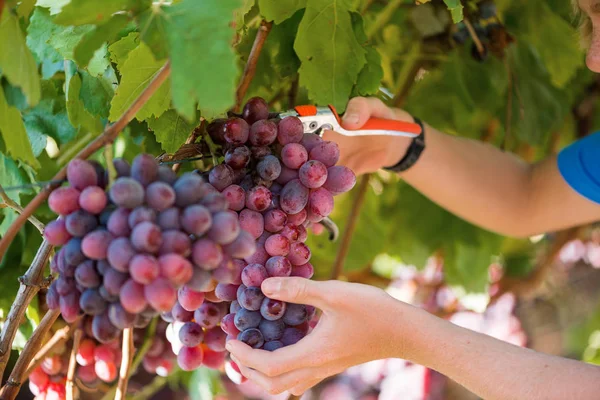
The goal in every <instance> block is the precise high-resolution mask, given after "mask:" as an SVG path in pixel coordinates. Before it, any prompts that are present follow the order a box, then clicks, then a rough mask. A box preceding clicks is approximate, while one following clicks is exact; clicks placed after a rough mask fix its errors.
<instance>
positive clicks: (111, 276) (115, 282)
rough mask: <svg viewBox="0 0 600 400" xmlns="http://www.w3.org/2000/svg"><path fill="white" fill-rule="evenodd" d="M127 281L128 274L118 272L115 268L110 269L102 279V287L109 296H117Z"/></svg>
mask: <svg viewBox="0 0 600 400" xmlns="http://www.w3.org/2000/svg"><path fill="white" fill-rule="evenodd" d="M127 279H129V275H128V274H125V273H123V272H120V271H117V270H116V269H114V268H109V269H107V270H106V272H105V273H104V276H103V277H102V285H103V286H102V287H103V288H105V289H106V291H107V292H108V293H109V294H111V295H113V296H116V295H118V294H119V293H120V292H121V287H122V286H123V285H124V284H125V282H127Z"/></svg>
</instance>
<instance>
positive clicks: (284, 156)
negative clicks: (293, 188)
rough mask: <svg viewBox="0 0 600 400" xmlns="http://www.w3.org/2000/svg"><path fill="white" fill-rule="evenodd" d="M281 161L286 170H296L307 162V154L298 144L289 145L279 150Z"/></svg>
mask: <svg viewBox="0 0 600 400" xmlns="http://www.w3.org/2000/svg"><path fill="white" fill-rule="evenodd" d="M281 161H282V162H283V163H284V164H285V166H286V167H288V168H291V169H298V168H300V167H301V166H302V164H304V163H305V162H306V161H308V152H307V151H306V149H305V148H304V146H302V145H301V144H300V143H289V144H286V145H285V146H283V149H281ZM280 183H281V182H280Z"/></svg>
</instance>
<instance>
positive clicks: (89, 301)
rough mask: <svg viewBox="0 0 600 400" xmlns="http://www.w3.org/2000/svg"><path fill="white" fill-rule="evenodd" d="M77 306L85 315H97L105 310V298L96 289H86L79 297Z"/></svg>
mask: <svg viewBox="0 0 600 400" xmlns="http://www.w3.org/2000/svg"><path fill="white" fill-rule="evenodd" d="M79 307H80V308H81V309H82V310H83V312H84V313H86V314H87V315H99V314H102V313H103V312H104V310H106V307H107V304H106V300H104V298H102V296H101V295H100V292H99V291H98V290H97V289H87V290H85V291H84V292H83V293H82V294H81V297H80V298H79Z"/></svg>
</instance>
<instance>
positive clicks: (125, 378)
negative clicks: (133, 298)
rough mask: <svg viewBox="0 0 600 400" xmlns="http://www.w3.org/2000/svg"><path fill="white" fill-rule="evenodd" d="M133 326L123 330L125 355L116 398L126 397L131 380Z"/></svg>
mask: <svg viewBox="0 0 600 400" xmlns="http://www.w3.org/2000/svg"><path fill="white" fill-rule="evenodd" d="M134 351H135V349H134V348H133V328H127V329H125V330H124V331H123V356H122V358H121V370H120V372H119V382H118V383H117V393H116V394H115V400H123V399H125V395H126V394H127V383H128V382H129V369H130V368H131V361H132V360H133V353H134Z"/></svg>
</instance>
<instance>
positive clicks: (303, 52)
mask: <svg viewBox="0 0 600 400" xmlns="http://www.w3.org/2000/svg"><path fill="white" fill-rule="evenodd" d="M351 7H352V2H351V1H350V0H308V2H307V5H306V11H305V12H304V18H303V19H302V22H301V23H300V27H299V28H298V36H297V37H296V42H295V43H294V49H295V50H296V53H297V54H298V57H300V61H301V63H302V65H301V66H300V83H301V84H302V85H303V86H305V87H306V88H307V89H308V93H309V96H310V98H311V99H312V101H313V102H315V103H316V104H319V105H327V104H333V105H334V106H335V107H337V108H338V110H339V111H343V110H344V109H345V107H346V102H347V101H348V98H349V96H350V92H351V91H352V87H353V86H354V84H355V83H356V81H357V79H358V74H359V72H360V71H361V69H362V67H363V66H364V65H365V62H366V60H365V50H364V49H363V48H362V46H361V45H360V43H359V42H358V41H357V40H356V36H355V34H354V30H353V28H352V22H351V18H350V13H349V11H348V10H349V9H350V8H351Z"/></svg>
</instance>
